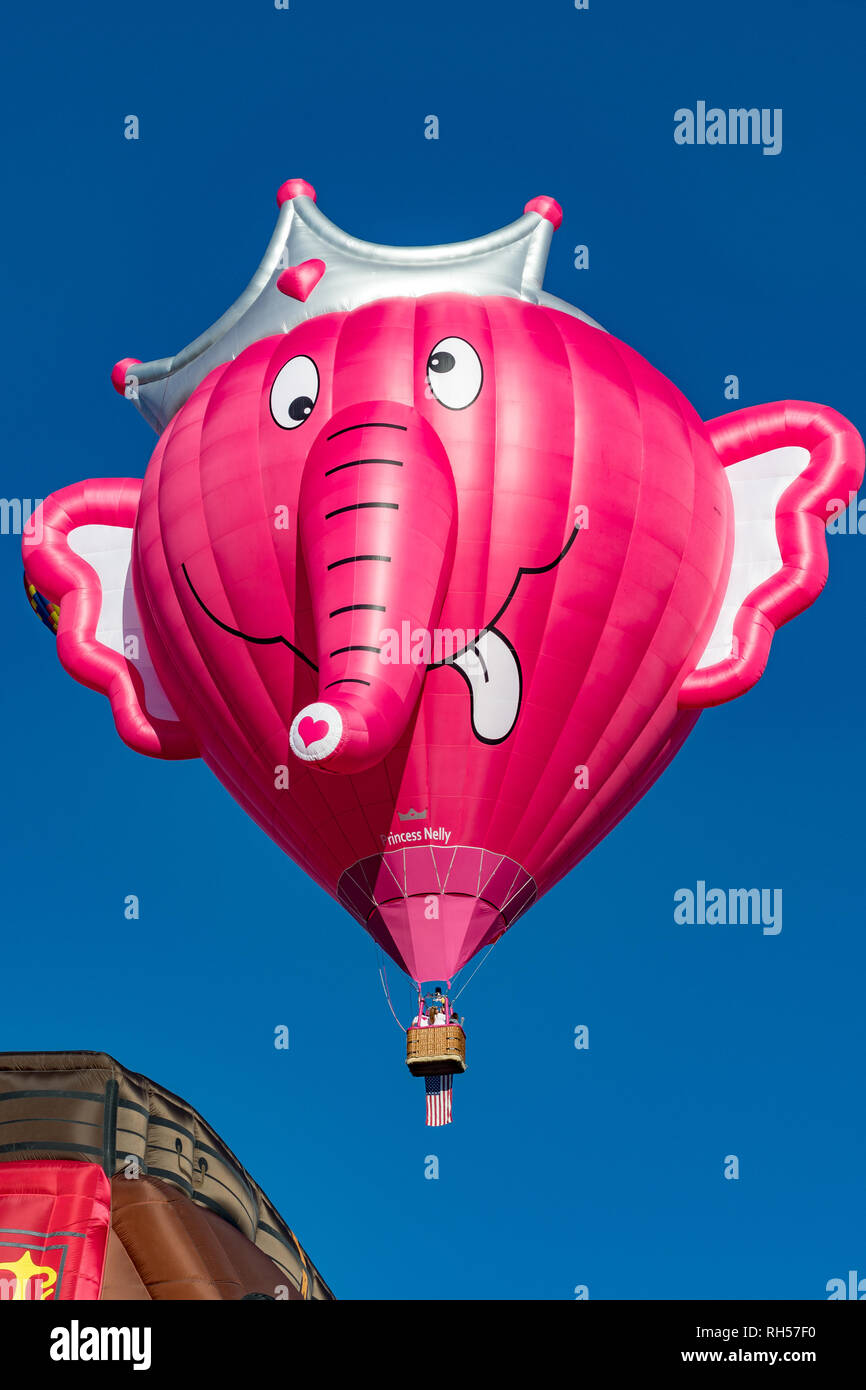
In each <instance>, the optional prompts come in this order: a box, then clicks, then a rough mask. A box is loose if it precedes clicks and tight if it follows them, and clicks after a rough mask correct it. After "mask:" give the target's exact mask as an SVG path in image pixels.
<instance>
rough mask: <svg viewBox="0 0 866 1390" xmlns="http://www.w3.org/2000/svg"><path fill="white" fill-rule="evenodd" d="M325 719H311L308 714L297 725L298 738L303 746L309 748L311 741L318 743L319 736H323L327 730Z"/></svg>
mask: <svg viewBox="0 0 866 1390" xmlns="http://www.w3.org/2000/svg"><path fill="white" fill-rule="evenodd" d="M328 727H329V725H328V721H327V719H313V717H312V715H310V714H308V715H307V716H306V718H305V719H302V720H301V722H300V724H299V725H298V738H299V739H300V740H301V742H302V743H303V745H304V747H305V748H309V746H310V744H311V743H318V741H319V739H320V738H324V737H325V735H326V733H327V732H328Z"/></svg>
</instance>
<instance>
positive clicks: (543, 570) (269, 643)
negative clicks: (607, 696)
mask: <svg viewBox="0 0 866 1390" xmlns="http://www.w3.org/2000/svg"><path fill="white" fill-rule="evenodd" d="M350 428H352V429H355V428H357V426H350ZM394 428H397V429H401V428H403V427H402V426H399V425H398V426H395V427H394ZM579 530H580V527H579V526H575V528H574V530H573V531H572V533H571V535H570V536H569V538H568V540H567V541H566V543H565V545H564V546H563V548H562V550H561V551H560V552H559V554H558V555H557V556H556V559H555V560H551V561H550V563H549V564H547V565H533V566H530V565H521V567H520V569H519V570H518V571H517V576H516V578H515V580H514V583H513V584H512V586H511V588H510V589H509V591H508V597H507V598H506V600H505V602H504V603H503V604H502V607H501V608H500V609H499V611H498V612H497V613H496V614H495V616H494V617H493V618H491V619H490V622H489V623H486V624H485V625H484V627H483V628H482V629H481V631H480V632H479V634H478V636H477V637H475V638H473V640H472V642H470V643H468V644H467V645H466V646H465V647H463V648H462V650H461V651H459V652H455V654H454V656H449V657H445V658H444V659H443V660H442V661H435V662H431V664H430V666H429V668H428V669H429V670H431V671H432V670H434V669H436V668H437V667H439V666H453V665H454V662H455V661H456V660H457V658H458V657H460V656H463V655H464V654H465V653H466V652H467V651H469V649H470V647H471V648H473V650H474V649H475V646H476V643H477V642H478V641H480V639H481V638H482V637H483V636H484V634H485V632H491V631H495V628H496V624H497V623H498V622H499V619H500V618H501V617H502V615H503V614H504V612H505V610H506V609H507V608H508V606H509V604H510V603H511V601H512V599H513V598H514V595H515V594H516V593H517V590H518V587H519V585H520V581H521V579H523V578H524V577H525V576H526V575H528V574H548V573H549V572H550V570H552V569H556V566H557V565H558V564H559V563H560V561H562V560H564V559H565V557H566V555H567V554H568V552H569V550H570V549H571V547H572V546H573V545H574V542H575V540H576V538H577V533H578V531H579ZM181 569H182V570H183V577H184V579H185V580H186V582H187V584H188V585H189V590H190V593H191V594H192V596H193V598H194V599H195V601H196V603H197V604H198V606H199V608H200V609H201V610H202V612H203V613H204V614H206V615H207V617H208V618H210V620H211V622H212V623H215V624H216V626H217V627H219V628H222V630H223V632H227V633H228V634H229V636H231V637H240V638H242V639H243V641H244V642H251V643H252V644H253V645H254V646H258V647H273V646H277V645H279V644H281V645H282V646H284V647H288V649H289V651H290V652H292V653H293V654H294V655H295V656H297V657H299V658H300V660H301V661H303V662H305V663H306V665H307V666H309V668H310V670H311V671H316V672H318V670H319V668H318V666H317V665H316V663H315V661H312V660H311V659H310V657H308V656H307V654H306V652H302V651H301V649H300V647H296V646H295V644H294V642H290V641H289V639H288V637H283V636H282V634H277V636H276V637H254V636H252V634H251V633H249V632H242V631H241V629H240V628H238V627H230V626H229V624H228V623H224V622H223V621H222V619H221V618H218V617H217V616H216V614H215V613H212V612H211V610H210V609H209V608H208V606H207V604H206V603H205V601H204V599H203V598H202V597H201V595H200V594H199V593H198V591H197V589H196V587H195V585H194V584H193V582H192V580H191V579H190V577H189V571H188V570H187V567H186V564H182V565H181ZM357 606H358V607H360V606H361V605H357ZM371 606H372V605H371ZM337 611H338V612H339V611H340V610H339V609H338V610H337ZM331 616H333V614H332V615H331ZM499 635H500V636H501V635H502V634H501V633H500V634H499ZM508 645H509V646H511V643H510V642H509V644H508ZM371 650H372V648H371ZM512 650H513V649H512ZM476 655H477V656H478V657H479V659H480V653H478V652H476ZM515 656H516V653H515ZM484 679H485V682H486V681H487V679H488V677H487V671H486V668H485V672H484ZM350 683H351V684H356V685H358V684H360V685H366V684H369V682H367V681H351V678H350V677H348V676H347V677H345V678H344V679H342V680H339V681H331V685H343V684H350ZM327 688H328V689H330V686H328V687H327Z"/></svg>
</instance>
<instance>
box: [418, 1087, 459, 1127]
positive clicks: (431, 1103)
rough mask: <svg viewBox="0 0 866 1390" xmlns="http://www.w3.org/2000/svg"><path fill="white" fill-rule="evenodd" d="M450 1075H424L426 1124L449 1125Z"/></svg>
mask: <svg viewBox="0 0 866 1390" xmlns="http://www.w3.org/2000/svg"><path fill="white" fill-rule="evenodd" d="M453 1079H454V1078H453V1077H451V1076H425V1078H424V1088H425V1090H426V1092H427V1123H428V1125H450V1123H451V1083H452V1081H453Z"/></svg>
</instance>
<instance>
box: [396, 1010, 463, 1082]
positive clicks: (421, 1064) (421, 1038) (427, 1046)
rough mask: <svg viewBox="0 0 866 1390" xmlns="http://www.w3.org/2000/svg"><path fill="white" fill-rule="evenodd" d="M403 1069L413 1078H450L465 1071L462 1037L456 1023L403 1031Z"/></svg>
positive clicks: (461, 1032)
mask: <svg viewBox="0 0 866 1390" xmlns="http://www.w3.org/2000/svg"><path fill="white" fill-rule="evenodd" d="M406 1065H407V1067H408V1068H409V1070H410V1072H411V1073H412V1075H413V1076H453V1075H454V1074H455V1073H456V1072H461V1071H465V1070H466V1034H465V1033H464V1032H463V1029H462V1028H461V1027H460V1025H459V1023H443V1024H440V1025H439V1026H438V1027H437V1026H436V1025H435V1024H434V1025H433V1026H431V1027H427V1028H407V1030H406Z"/></svg>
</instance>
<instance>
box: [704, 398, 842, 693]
mask: <svg viewBox="0 0 866 1390" xmlns="http://www.w3.org/2000/svg"><path fill="white" fill-rule="evenodd" d="M706 429H707V432H708V434H709V437H710V440H711V442H712V444H713V446H714V448H715V450H716V452H717V453H718V455H719V458H720V459H721V461H722V463H723V465H724V467H725V470H726V473H725V476H726V477H727V480H728V483H729V484H730V488H731V495H732V497H733V503H734V518H735V528H736V529H735V533H734V552H733V559H732V562H731V573H730V576H729V579H728V586H727V590H726V592H725V596H724V599H723V601H722V607H721V611H720V613H719V616H718V619H717V621H716V625H715V628H714V629H713V632H712V634H711V635H710V638H709V641H708V643H707V646H706V648H705V649H704V652H703V654H702V655H701V658H700V660H699V661H698V663H697V666H696V667H695V669H694V671H693V672H692V673H691V675H689V676H687V677H686V679H685V681H684V682H683V685H682V687H681V689H680V694H679V703H680V705H681V706H682V707H684V708H686V709H700V708H703V707H704V706H707V705H718V704H721V703H723V701H725V700H733V699H734V698H735V697H736V696H737V695H742V694H743V692H744V691H746V690H749V689H751V687H752V686H753V685H754V684H755V682H756V681H758V680H759V679H760V677H761V676H762V675H763V672H764V667H765V666H766V664H767V657H768V656H769V652H770V646H771V643H772V641H773V637H774V636H775V634H776V632H777V631H778V629H779V628H780V627H781V626H782V625H783V624H784V623H787V622H789V621H790V619H791V618H794V617H796V616H797V614H798V613H802V611H803V609H804V608H808V606H809V604H810V603H812V602H813V601H814V600H815V599H816V598H817V597H818V595H819V594H820V592H821V590H822V589H823V587H824V584H825V582H826V579H827V543H826V540H825V534H824V533H825V529H826V527H827V524H828V522H829V521H832V519H833V516H834V515H835V513H836V512H838V511H839V509H840V507H845V506H847V505H848V501H849V498H850V496H851V495H852V494H853V493H856V491H857V488H858V487H859V486H860V483H861V480H862V478H863V441H862V440H861V438H860V436H859V434H858V433H857V431H856V430H855V429H854V426H853V425H852V424H850V423H849V421H848V420H846V419H845V418H844V416H842V415H838V414H837V413H836V411H835V410H830V409H829V408H828V407H827V406H822V405H812V404H810V403H809V402H807V401H778V402H776V403H774V404H772V405H759V406H750V407H749V408H748V409H746V410H738V411H736V412H735V413H734V414H732V415H723V416H720V417H719V419H717V420H710V421H708V422H707V425H706Z"/></svg>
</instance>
